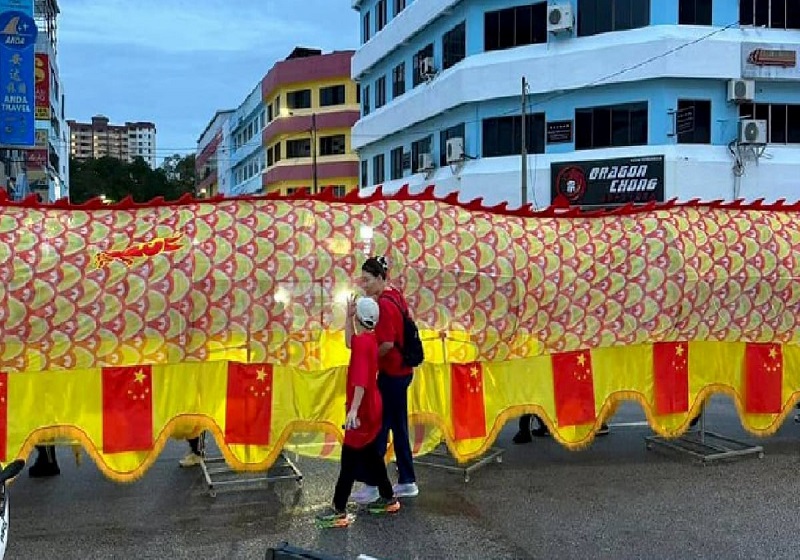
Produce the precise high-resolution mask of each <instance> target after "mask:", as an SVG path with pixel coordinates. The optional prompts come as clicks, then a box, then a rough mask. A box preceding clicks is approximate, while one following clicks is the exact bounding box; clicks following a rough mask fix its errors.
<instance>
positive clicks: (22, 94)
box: [0, 11, 37, 146]
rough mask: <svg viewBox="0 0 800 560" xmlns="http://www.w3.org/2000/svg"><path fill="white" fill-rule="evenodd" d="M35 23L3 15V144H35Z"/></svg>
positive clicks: (0, 92)
mask: <svg viewBox="0 0 800 560" xmlns="http://www.w3.org/2000/svg"><path fill="white" fill-rule="evenodd" d="M36 31H37V30H36V23H35V22H34V21H33V18H31V17H30V16H28V15H26V14H24V13H22V12H18V11H10V12H3V13H0V95H2V103H0V144H4V145H7V146H33V145H34V139H35V138H34V126H35V119H34V96H35V88H34V70H33V69H34V48H35V45H36Z"/></svg>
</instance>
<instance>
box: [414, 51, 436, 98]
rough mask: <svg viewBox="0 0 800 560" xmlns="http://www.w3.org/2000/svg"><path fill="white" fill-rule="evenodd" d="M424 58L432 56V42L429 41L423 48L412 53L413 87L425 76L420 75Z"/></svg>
mask: <svg viewBox="0 0 800 560" xmlns="http://www.w3.org/2000/svg"><path fill="white" fill-rule="evenodd" d="M426 58H433V43H429V44H428V45H427V46H426V47H425V48H424V49H422V50H420V51H418V52H417V54H415V55H414V79H413V80H412V81H413V83H414V87H417V86H418V85H420V84H421V83H422V82H423V81H424V80H425V78H424V77H423V76H422V61H423V60H425V59H426Z"/></svg>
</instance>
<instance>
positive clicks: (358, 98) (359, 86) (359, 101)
mask: <svg viewBox="0 0 800 560" xmlns="http://www.w3.org/2000/svg"><path fill="white" fill-rule="evenodd" d="M356 103H361V84H356Z"/></svg>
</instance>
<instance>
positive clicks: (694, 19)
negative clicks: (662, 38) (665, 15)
mask: <svg viewBox="0 0 800 560" xmlns="http://www.w3.org/2000/svg"><path fill="white" fill-rule="evenodd" d="M744 1H745V2H747V0H744ZM711 4H712V0H680V2H679V3H678V24H679V25H711Z"/></svg>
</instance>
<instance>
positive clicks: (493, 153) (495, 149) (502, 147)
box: [483, 113, 545, 157]
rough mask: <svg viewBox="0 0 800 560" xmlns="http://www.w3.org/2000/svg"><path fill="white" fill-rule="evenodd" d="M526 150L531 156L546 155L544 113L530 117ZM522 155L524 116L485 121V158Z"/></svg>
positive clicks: (527, 123)
mask: <svg viewBox="0 0 800 560" xmlns="http://www.w3.org/2000/svg"><path fill="white" fill-rule="evenodd" d="M525 127H526V128H525V137H526V139H525V148H526V150H527V152H528V153H529V154H543V153H544V129H545V126H544V113H533V114H531V115H528V116H527V118H526V121H525ZM521 153H522V116H521V115H517V116H509V117H493V118H490V119H483V157H501V156H518V155H520V154H521Z"/></svg>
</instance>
